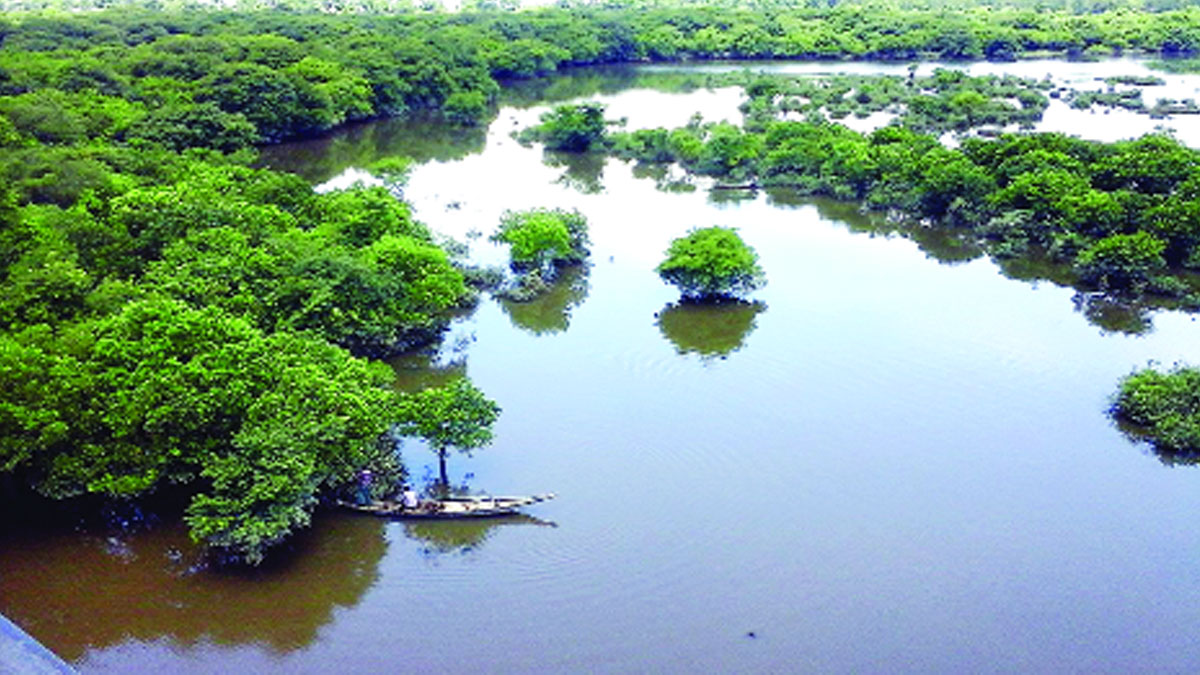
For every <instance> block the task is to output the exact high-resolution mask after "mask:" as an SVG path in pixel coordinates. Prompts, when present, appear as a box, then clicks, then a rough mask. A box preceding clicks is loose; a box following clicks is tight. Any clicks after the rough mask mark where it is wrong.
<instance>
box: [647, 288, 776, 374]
mask: <svg viewBox="0 0 1200 675" xmlns="http://www.w3.org/2000/svg"><path fill="white" fill-rule="evenodd" d="M766 309H767V305H766V304H765V303H762V302H746V301H744V300H729V301H725V302H716V303H700V302H678V303H670V304H668V305H667V306H666V307H663V309H662V311H660V312H659V313H658V329H659V331H661V332H662V334H663V337H665V338H667V340H669V341H670V342H671V344H673V345H675V350H676V351H677V352H679V353H680V354H689V353H694V354H699V355H700V357H701V358H702V359H706V360H707V359H713V358H724V357H725V356H728V355H729V354H731V353H733V352H735V351H737V350H739V349H741V348H742V347H743V346H744V344H745V341H746V337H747V336H749V335H750V333H752V332H754V329H755V328H756V327H757V321H756V319H757V317H758V315H759V314H760V313H762V312H765V311H766Z"/></svg>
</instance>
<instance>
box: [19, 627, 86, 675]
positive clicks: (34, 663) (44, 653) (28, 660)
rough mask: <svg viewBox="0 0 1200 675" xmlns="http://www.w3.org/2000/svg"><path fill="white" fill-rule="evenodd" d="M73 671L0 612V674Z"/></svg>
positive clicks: (39, 673)
mask: <svg viewBox="0 0 1200 675" xmlns="http://www.w3.org/2000/svg"><path fill="white" fill-rule="evenodd" d="M75 672H76V671H75V669H74V668H72V667H71V666H70V665H68V664H67V662H66V661H63V660H62V659H60V658H58V657H57V656H55V655H54V652H52V651H50V650H49V649H46V648H45V647H44V646H42V643H40V642H38V641H37V640H34V639H33V638H32V637H30V636H29V634H28V633H26V632H25V631H23V630H21V627H20V626H18V625H17V624H15V623H13V622H12V621H9V620H8V618H7V617H5V616H4V615H3V614H0V674H3V675H44V674H55V675H58V674H60V673H75Z"/></svg>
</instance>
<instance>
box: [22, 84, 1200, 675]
mask: <svg viewBox="0 0 1200 675" xmlns="http://www.w3.org/2000/svg"><path fill="white" fill-rule="evenodd" d="M717 67H720V66H717ZM777 67H780V66H777ZM782 67H783V68H797V69H799V68H813V67H814V66H812V65H811V64H804V65H795V66H782ZM826 67H829V66H828V65H826ZM849 67H854V68H862V67H863V66H861V65H851V66H849ZM979 67H988V68H996V66H979ZM1008 67H1012V68H1017V69H1020V71H1019V74H1023V75H1029V74H1033V75H1035V76H1039V77H1040V76H1041V75H1043V74H1045V73H1046V72H1054V73H1060V74H1061V75H1062V76H1063V77H1067V76H1068V75H1069V74H1070V73H1074V72H1076V71H1077V70H1078V69H1080V68H1094V69H1096V72H1097V74H1099V75H1106V74H1131V73H1138V72H1143V69H1141V67H1140V65H1138V64H1136V63H1133V62H1117V63H1116V65H1114V62H1105V63H1100V64H1090V65H1082V64H1064V63H1057V62H1037V64H1036V66H1031V65H1030V64H1029V63H1021V64H1013V65H1012V66H1005V68H1008ZM870 68H872V69H878V71H880V72H890V71H889V67H888V66H871V67H870ZM901 68H902V67H901ZM1030 68H1033V69H1034V72H1033V73H1030V72H1029V69H1030ZM1088 72H1091V71H1088ZM1084 77H1087V78H1090V77H1091V75H1086V74H1085V75H1084ZM583 78H590V80H589V81H590V83H589V84H581V83H580V80H581V79H583ZM631 78H633V76H632V75H630V74H629V73H628V72H627V71H615V72H613V71H608V72H604V73H597V72H592V73H590V74H587V75H580V76H578V77H576V78H574V79H572V78H559V79H557V80H555V81H553V82H550V83H549V84H548V86H546V87H544V88H542V89H538V87H537V85H534V84H530V85H526V86H527V87H528V89H529V92H532V93H527V96H526V98H525V100H524V101H522V102H519V103H517V104H515V105H509V106H506V107H504V108H503V109H502V110H501V112H500V115H499V117H498V118H497V120H496V121H495V122H494V123H493V124H492V125H491V126H490V127H489V128H488V129H486V130H474V131H472V130H467V131H463V130H452V129H447V128H442V127H437V126H434V125H423V124H420V123H411V122H410V123H403V122H396V121H383V122H377V123H373V124H369V125H363V126H358V127H354V128H351V129H347V130H344V131H342V132H340V133H338V134H336V135H334V136H331V137H329V138H325V139H319V140H316V141H310V142H307V143H299V144H293V145H290V146H284V147H279V148H273V149H271V150H270V151H269V152H268V153H267V155H266V160H267V162H268V163H270V164H272V165H273V166H277V167H282V168H290V169H293V170H297V171H299V172H301V173H302V175H305V176H306V177H308V178H310V179H311V180H312V181H313V182H314V184H321V183H327V182H328V181H330V180H332V179H338V177H339V176H340V177H341V178H340V180H346V179H347V178H348V177H350V176H353V175H354V174H353V168H354V167H356V166H363V165H365V164H366V163H367V162H369V161H371V160H373V159H376V158H378V157H381V156H386V155H391V154H407V155H411V156H414V157H416V158H417V159H418V161H419V163H418V164H417V166H416V167H415V169H414V171H413V175H412V178H411V180H410V182H409V186H408V188H407V196H408V198H409V199H410V200H412V201H413V203H414V204H415V206H416V208H417V214H418V217H419V218H421V219H422V220H424V221H425V222H427V223H428V224H430V225H431V226H432V227H433V228H435V229H436V230H438V231H440V232H444V233H446V234H450V235H453V236H455V237H458V238H460V239H463V240H464V241H467V242H469V243H470V244H471V246H472V249H473V251H472V255H473V256H475V257H476V258H478V259H480V260H484V261H499V260H501V259H502V255H503V254H502V252H501V251H499V250H496V249H493V248H492V247H491V246H490V245H489V244H487V242H486V235H487V234H489V233H490V232H491V231H492V230H493V228H494V227H495V225H496V223H497V222H498V219H499V216H500V214H501V213H502V212H503V210H505V209H522V208H529V207H534V206H551V207H553V206H561V207H566V208H576V209H578V210H580V211H581V212H582V213H583V214H585V215H586V216H587V217H588V219H589V221H590V225H591V234H592V239H593V254H592V265H591V267H590V268H589V269H588V270H587V271H586V273H583V274H580V275H577V276H574V277H571V278H570V279H568V280H567V282H565V283H564V285H562V286H561V287H559V288H558V289H556V292H555V293H553V294H551V295H550V296H548V297H546V298H544V299H543V300H540V301H538V302H535V303H532V304H527V305H512V304H505V303H498V302H495V301H492V300H485V301H484V302H483V303H482V304H481V305H480V306H479V308H478V309H477V310H476V311H475V312H474V313H473V314H471V315H470V316H468V317H465V318H463V319H461V320H459V321H458V322H457V323H456V324H455V326H454V328H453V330H452V332H451V335H450V338H449V339H448V340H447V344H446V346H445V348H444V349H443V350H441V351H440V352H438V353H436V354H424V355H416V356H413V357H411V358H406V359H399V360H397V361H396V363H395V367H396V371H397V378H398V386H406V387H411V386H417V384H419V383H421V382H427V381H430V380H431V379H437V378H441V377H448V376H452V375H454V374H456V373H462V372H466V373H467V374H468V375H469V376H470V377H471V378H472V380H473V381H474V382H475V383H476V384H477V385H478V386H480V387H481V388H482V389H483V390H484V391H486V392H487V393H488V395H489V396H490V397H492V398H494V399H495V400H496V401H497V402H499V403H500V405H501V406H503V408H504V413H503V415H502V416H501V418H500V420H499V422H498V423H497V425H496V427H495V431H496V441H495V443H494V444H493V445H492V446H491V447H489V448H486V449H483V450H480V451H479V452H477V453H475V455H474V456H473V457H465V456H462V455H456V456H453V457H452V458H451V463H450V467H451V471H452V477H453V478H454V479H455V480H456V481H466V482H468V483H469V485H470V486H471V487H472V488H473V489H476V490H486V491H490V492H492V493H496V494H501V493H535V492H544V491H554V492H557V493H558V495H559V497H558V498H557V499H556V500H554V501H552V502H549V503H547V504H544V505H539V506H536V507H533V508H531V509H530V510H529V513H530V517H526V518H514V519H507V520H499V521H493V522H489V523H474V524H469V523H444V524H434V525H421V526H415V525H411V524H405V523H400V522H385V521H381V520H374V519H370V518H362V517H353V516H350V515H344V514H340V513H333V512H329V513H320V514H318V517H317V518H316V519H315V523H314V526H313V528H312V530H311V532H309V533H307V534H306V535H305V536H303V537H301V538H300V539H299V540H298V541H297V542H296V543H295V545H294V546H293V549H294V550H293V552H292V553H291V554H290V555H287V556H285V557H284V558H283V559H282V560H278V561H276V562H275V563H274V564H273V565H269V566H268V567H266V568H264V569H262V570H259V571H256V572H254V573H250V574H244V575H243V574H221V573H215V572H212V571H208V570H204V569H198V568H195V567H193V564H194V562H195V557H194V556H195V554H194V551H193V550H192V549H191V548H190V547H189V546H188V544H187V542H186V536H185V534H184V532H183V530H182V529H181V528H180V527H178V526H175V525H171V524H164V525H162V526H160V527H157V528H154V529H151V530H149V531H146V532H142V533H139V534H132V535H117V536H110V535H108V534H104V533H87V532H70V533H63V534H49V535H48V534H46V533H44V532H43V533H38V534H33V535H20V534H11V535H8V538H7V539H3V540H0V612H3V613H4V614H6V615H8V616H9V617H10V618H12V619H13V620H14V621H16V622H17V623H19V624H20V625H21V626H22V627H24V628H25V629H26V630H27V631H29V632H30V633H31V634H33V635H34V636H35V637H37V638H38V639H40V640H42V641H44V642H45V643H46V644H47V645H48V646H49V647H50V648H52V649H54V650H55V651H57V652H58V653H60V654H61V655H62V656H64V657H65V658H67V659H69V660H71V661H73V662H74V663H75V664H77V665H78V666H79V667H81V669H83V670H85V671H96V672H103V671H145V672H149V671H152V669H160V668H161V669H170V671H171V672H176V673H180V672H272V671H279V672H351V671H358V672H398V671H408V672H479V671H483V672H617V671H620V672H629V671H636V672H680V671H696V670H701V671H717V672H796V671H811V670H818V671H850V672H864V671H866V672H896V671H920V672H927V671H941V672H948V671H949V672H963V671H972V672H978V671H984V672H986V671H1041V672H1062V671H1096V670H1105V671H1122V672H1128V671H1190V670H1195V669H1196V668H1197V667H1200V645H1197V643H1196V641H1195V640H1192V639H1190V637H1189V635H1188V630H1187V629H1188V628H1189V627H1192V626H1195V625H1198V624H1200V565H1198V564H1197V562H1196V553H1197V551H1198V550H1200V518H1197V515H1196V514H1197V513H1200V469H1196V468H1188V467H1170V466H1166V465H1164V464H1163V463H1161V462H1160V461H1159V460H1158V459H1157V458H1156V457H1154V456H1153V455H1152V454H1150V453H1149V452H1148V451H1147V450H1146V449H1145V448H1144V447H1140V446H1137V445H1135V444H1133V443H1131V442H1130V441H1129V440H1128V439H1127V438H1126V437H1125V436H1123V435H1122V434H1121V432H1120V431H1119V430H1118V429H1116V428H1115V427H1114V426H1113V425H1112V424H1111V423H1110V422H1109V420H1108V419H1107V418H1106V416H1105V414H1104V411H1105V408H1106V406H1107V404H1108V396H1109V395H1110V393H1111V392H1112V391H1113V390H1114V387H1115V384H1116V382H1117V380H1118V379H1119V378H1120V377H1121V376H1122V375H1124V374H1125V373H1127V372H1129V371H1130V370H1131V369H1132V368H1134V367H1137V366H1141V365H1144V364H1145V363H1146V362H1147V361H1148V360H1157V361H1160V362H1163V363H1167V364H1169V363H1172V362H1174V361H1177V360H1181V361H1190V362H1192V363H1200V325H1198V324H1197V323H1196V322H1195V320H1194V317H1193V316H1190V315H1187V314H1183V313H1178V312H1158V313H1156V314H1154V315H1152V316H1151V317H1149V319H1150V320H1151V321H1152V325H1151V327H1150V329H1149V330H1147V331H1145V332H1142V333H1141V334H1136V335H1135V334H1129V333H1121V332H1112V331H1107V330H1104V329H1102V328H1100V327H1099V326H1097V325H1095V324H1093V323H1090V322H1089V320H1088V318H1087V317H1086V316H1085V315H1084V314H1083V313H1081V312H1080V311H1078V310H1077V308H1076V304H1075V303H1074V302H1073V295H1074V292H1073V291H1072V290H1070V289H1067V288H1061V287H1058V286H1055V285H1054V284H1052V283H1049V282H1041V283H1028V282H1024V281H1017V280H1013V279H1010V278H1007V277H1005V276H1004V275H1003V274H1002V273H1001V272H1000V270H999V269H998V268H997V266H996V265H995V264H993V263H992V262H991V261H989V260H987V259H986V258H976V259H968V260H964V259H962V258H963V257H964V256H958V257H957V261H956V262H953V263H948V262H944V261H941V262H940V261H939V257H940V258H942V260H946V259H947V256H944V255H941V256H939V255H938V254H937V251H936V250H935V247H929V248H928V250H923V249H922V248H921V247H920V246H918V245H917V244H916V243H914V242H913V241H912V240H910V239H906V238H902V237H899V236H889V235H886V234H883V232H884V231H885V230H883V229H880V228H878V227H876V225H875V224H874V223H872V222H871V220H870V219H869V218H865V217H863V216H861V215H859V214H858V213H857V209H856V207H855V206H853V205H846V204H838V203H834V202H825V201H819V200H808V199H802V198H799V197H796V196H794V195H788V194H786V193H774V194H771V195H765V194H759V195H754V196H751V197H749V198H745V197H743V198H734V199H730V198H728V195H721V194H719V193H710V192H708V191H706V190H704V189H688V188H687V186H686V185H680V184H678V182H676V181H674V180H673V178H672V177H671V176H647V175H644V174H645V173H646V172H644V171H642V170H639V169H636V168H635V167H632V166H630V165H627V164H623V163H621V162H618V161H615V160H608V161H605V160H603V159H599V158H587V157H583V158H578V157H577V158H563V157H557V158H556V157H547V156H544V155H543V153H542V151H541V150H540V149H538V148H523V147H521V146H519V145H518V144H516V143H515V142H514V141H513V140H511V138H509V133H510V132H511V131H513V130H515V129H517V128H520V127H522V126H525V125H527V124H529V123H532V122H533V121H535V120H536V118H537V116H538V114H539V113H540V112H541V111H543V110H545V104H544V102H543V103H538V102H537V100H536V99H537V98H538V97H539V96H541V97H544V98H543V101H544V100H545V99H555V98H570V97H571V91H572V87H576V86H579V87H582V88H585V89H586V88H588V87H591V88H592V89H594V90H599V91H601V92H602V93H600V94H598V95H593V96H589V97H588V98H589V99H591V100H600V101H602V102H605V103H607V104H608V105H609V115H610V116H615V117H619V116H627V117H628V118H629V124H630V126H631V127H638V126H655V125H677V124H683V123H684V122H685V121H686V120H687V118H688V117H689V116H690V115H691V114H692V113H693V112H695V111H697V110H699V111H702V112H703V113H704V114H705V116H706V118H708V119H719V118H722V117H725V118H729V119H734V120H736V119H738V118H739V114H738V112H737V104H738V103H739V102H740V100H739V96H738V92H737V91H736V90H732V89H731V90H723V89H722V90H715V91H709V90H704V89H701V90H696V91H692V92H689V93H666V92H661V91H655V90H653V89H646V88H632V89H630V88H626V87H627V86H628V85H629V83H630V82H631V81H633V80H632V79H631ZM601 81H602V84H601V85H597V84H596V83H597V82H601ZM1193 82H1194V83H1200V80H1190V81H1181V83H1179V86H1184V87H1187V86H1194V85H1190V83H1193ZM556 88H557V89H556ZM556 91H559V92H562V93H556ZM1148 98H1150V97H1149V96H1148ZM1055 105H1056V106H1057V105H1061V104H1058V103H1057V102H1056V103H1055ZM1064 107H1065V106H1064ZM1059 113H1062V114H1065V112H1064V111H1057V112H1056V108H1052V109H1051V113H1048V114H1059ZM1114 114H1115V113H1114ZM1088 120H1092V122H1090V125H1089V123H1088ZM1104 120H1105V117H1104V116H1102V115H1099V114H1097V115H1090V114H1088V113H1083V114H1076V118H1075V121H1074V122H1073V123H1070V124H1068V125H1067V126H1068V128H1070V129H1071V130H1072V131H1074V132H1077V133H1081V134H1084V135H1089V133H1090V134H1091V135H1095V136H1101V137H1104V136H1105V135H1106V134H1111V133H1113V130H1112V127H1111V125H1110V124H1108V123H1106V122H1105V121H1104ZM1189 122H1191V121H1190V120H1189V119H1184V120H1183V121H1181V122H1176V123H1177V124H1178V125H1179V127H1180V131H1181V135H1186V134H1187V133H1194V132H1195V131H1196V128H1195V125H1196V122H1191V124H1192V125H1193V126H1192V127H1187V125H1188V123H1189ZM1151 126H1152V125H1151ZM1121 129H1122V130H1123V131H1126V132H1128V133H1136V132H1138V131H1140V129H1137V128H1133V127H1131V126H1128V125H1126V126H1124V127H1121ZM1128 133H1124V134H1121V133H1119V132H1118V135H1128ZM347 172H350V173H347ZM660 188H666V189H660ZM711 224H722V225H732V226H736V227H738V228H739V229H740V233H741V234H742V236H743V238H744V239H745V240H746V241H747V242H748V243H749V244H751V245H752V246H754V247H755V248H756V249H757V250H758V252H759V254H760V256H761V263H762V265H763V267H764V269H765V270H766V274H767V277H768V280H769V284H768V286H767V287H766V288H764V289H762V290H761V291H758V292H757V293H755V294H754V297H753V299H754V301H755V302H754V303H753V304H745V305H726V306H723V307H719V308H715V309H710V310H697V309H694V308H688V307H680V306H678V305H676V304H675V300H676V294H675V293H674V292H673V291H672V289H671V288H670V287H667V286H665V285H664V284H663V283H662V282H661V281H659V279H658V278H657V276H656V275H655V274H654V271H653V268H654V266H655V265H656V264H657V263H658V262H659V260H660V259H661V257H662V254H663V251H664V250H665V248H666V247H667V244H668V242H669V241H670V240H671V239H672V238H673V237H676V236H679V235H681V234H682V233H684V232H685V231H686V230H687V229H688V228H689V227H692V226H697V225H700V226H703V225H711ZM474 233H482V234H483V235H484V236H483V237H476V236H474ZM405 459H406V461H407V462H408V465H409V467H410V469H411V470H412V472H413V473H414V475H415V476H416V477H418V478H421V477H423V476H429V477H432V474H433V471H434V470H435V468H434V467H435V463H434V461H433V455H432V454H430V453H428V452H427V451H426V450H425V449H424V448H421V447H420V446H418V445H416V444H410V445H408V446H406V448H405Z"/></svg>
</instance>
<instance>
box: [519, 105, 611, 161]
mask: <svg viewBox="0 0 1200 675" xmlns="http://www.w3.org/2000/svg"><path fill="white" fill-rule="evenodd" d="M605 132H606V124H605V122H604V106H603V105H601V104H599V103H580V104H577V105H560V106H558V107H557V108H555V109H554V110H551V111H550V112H547V113H543V114H542V117H541V124H539V125H538V126H536V127H533V128H532V129H531V135H532V137H533V139H534V140H540V141H542V142H543V143H545V144H546V148H547V149H548V150H565V151H567V152H583V151H585V150H590V149H591V148H593V147H594V146H597V145H599V144H600V143H602V142H603V140H604V136H605Z"/></svg>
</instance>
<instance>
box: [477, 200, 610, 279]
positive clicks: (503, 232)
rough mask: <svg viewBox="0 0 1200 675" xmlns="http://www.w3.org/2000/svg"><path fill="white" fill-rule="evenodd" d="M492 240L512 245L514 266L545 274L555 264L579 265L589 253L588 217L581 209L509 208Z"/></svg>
mask: <svg viewBox="0 0 1200 675" xmlns="http://www.w3.org/2000/svg"><path fill="white" fill-rule="evenodd" d="M491 239H492V241H497V242H502V243H505V244H508V245H509V247H510V248H509V260H510V261H511V263H512V265H513V267H514V268H517V269H537V270H539V271H541V272H542V273H543V276H547V274H548V273H550V272H551V271H552V270H553V268H554V267H556V266H563V265H574V264H578V263H581V262H583V261H584V260H585V259H586V258H587V256H588V243H589V241H588V226H587V218H585V217H584V216H583V214H581V213H579V212H578V211H565V210H563V209H530V210H528V211H506V212H505V213H504V215H503V216H501V218H500V226H499V228H497V229H496V232H495V233H494V234H493V235H492V236H491Z"/></svg>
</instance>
